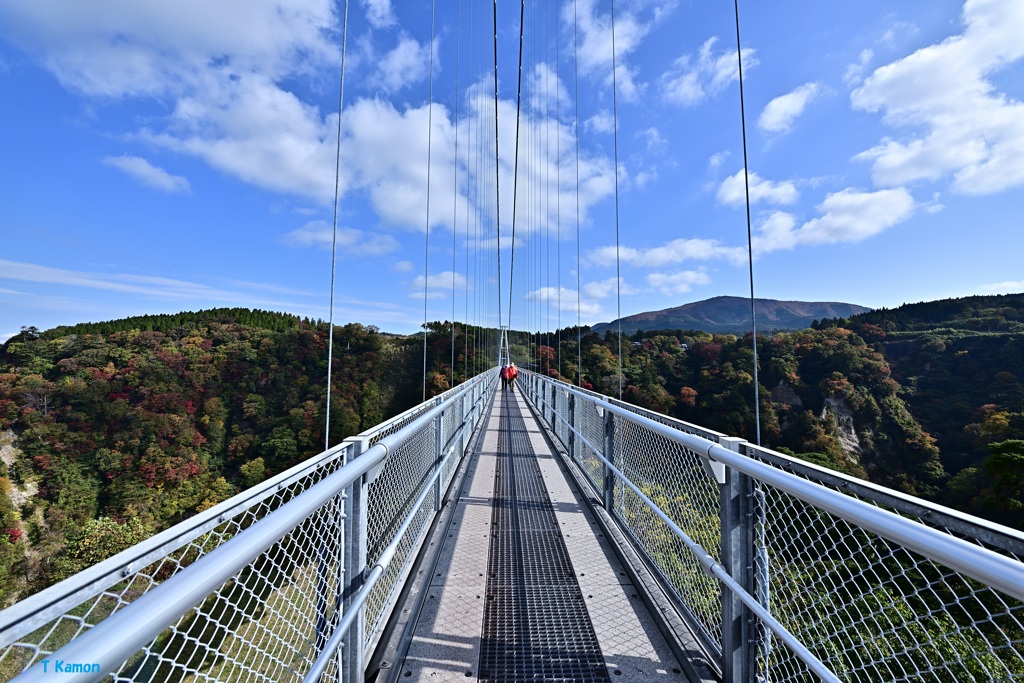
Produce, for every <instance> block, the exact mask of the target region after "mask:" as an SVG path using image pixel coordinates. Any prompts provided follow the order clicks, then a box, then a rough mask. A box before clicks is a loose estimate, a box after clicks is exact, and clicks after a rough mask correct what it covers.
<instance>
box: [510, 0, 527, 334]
mask: <svg viewBox="0 0 1024 683" xmlns="http://www.w3.org/2000/svg"><path fill="white" fill-rule="evenodd" d="M525 13H526V0H520V3H519V78H518V85H517V86H516V152H515V164H514V166H513V169H512V247H511V254H510V256H509V271H508V329H509V330H510V331H511V329H512V288H513V286H514V284H515V280H513V277H514V276H515V267H516V204H517V203H518V201H517V194H516V193H517V191H518V188H519V111H520V106H521V104H522V95H523V17H524V15H525Z"/></svg>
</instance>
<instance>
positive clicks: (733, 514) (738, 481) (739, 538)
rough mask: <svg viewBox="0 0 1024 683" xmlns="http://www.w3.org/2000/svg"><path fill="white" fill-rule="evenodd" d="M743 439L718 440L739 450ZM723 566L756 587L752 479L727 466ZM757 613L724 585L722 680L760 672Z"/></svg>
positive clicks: (750, 588) (732, 682) (749, 588)
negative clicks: (758, 667) (758, 664)
mask: <svg viewBox="0 0 1024 683" xmlns="http://www.w3.org/2000/svg"><path fill="white" fill-rule="evenodd" d="M744 443H745V440H744V439H739V438H735V437H721V438H720V439H719V444H720V445H721V446H724V447H725V448H728V449H729V450H731V451H734V452H736V453H739V452H740V449H741V447H742V444H744ZM719 491H720V498H719V502H720V508H719V517H720V523H721V529H722V531H721V533H722V539H721V547H722V566H723V567H724V568H725V571H726V572H727V573H728V574H729V575H730V576H731V577H732V578H733V579H734V580H735V581H736V582H737V583H738V584H739V585H740V586H741V587H742V588H743V590H745V591H746V592H747V593H750V594H753V593H754V591H755V589H754V524H753V519H754V518H753V515H754V504H753V480H752V479H751V478H750V477H749V476H747V475H745V474H743V473H742V472H739V471H738V470H736V469H735V468H732V467H726V468H725V483H724V484H722V485H721V486H720V487H719ZM758 631H759V629H758V628H757V627H756V624H755V623H754V615H753V613H752V612H751V611H750V608H749V607H747V606H746V605H745V604H744V603H743V601H742V600H740V598H739V596H738V595H736V594H735V593H734V592H733V591H730V590H726V589H725V588H724V587H723V589H722V680H723V681H724V683H747V682H748V681H752V680H754V676H755V674H756V672H757V661H756V654H757V648H756V647H755V642H754V641H755V639H756V638H755V636H756V634H757V633H758Z"/></svg>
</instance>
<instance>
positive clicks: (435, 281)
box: [409, 270, 466, 299]
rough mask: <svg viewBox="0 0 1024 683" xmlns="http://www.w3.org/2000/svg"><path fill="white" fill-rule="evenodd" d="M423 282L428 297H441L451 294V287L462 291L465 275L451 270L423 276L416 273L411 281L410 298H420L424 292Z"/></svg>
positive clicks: (464, 285) (464, 284)
mask: <svg viewBox="0 0 1024 683" xmlns="http://www.w3.org/2000/svg"><path fill="white" fill-rule="evenodd" d="M424 283H426V288H425V289H426V295H427V298H428V299H443V298H445V297H450V296H451V295H452V288H453V287H454V288H455V290H456V291H462V290H464V289H465V287H466V276H465V275H463V274H461V273H456V272H454V271H451V270H446V271H443V272H440V273H436V274H434V275H431V276H430V277H426V278H425V277H424V276H422V275H417V276H416V278H415V279H414V280H413V281H412V285H411V287H412V292H411V293H410V294H409V298H411V299H422V298H423V294H424Z"/></svg>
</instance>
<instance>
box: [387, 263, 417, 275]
mask: <svg viewBox="0 0 1024 683" xmlns="http://www.w3.org/2000/svg"><path fill="white" fill-rule="evenodd" d="M391 270H394V271H398V272H399V273H408V272H410V271H412V261H398V262H396V263H394V264H392V265H391Z"/></svg>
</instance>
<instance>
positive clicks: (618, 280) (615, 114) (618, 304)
mask: <svg viewBox="0 0 1024 683" xmlns="http://www.w3.org/2000/svg"><path fill="white" fill-rule="evenodd" d="M617 89H618V88H617V86H616V78H615V0H612V140H613V141H614V142H613V146H614V147H615V317H616V318H617V320H618V323H619V400H620V401H621V400H622V274H621V271H620V268H619V108H618V98H617V96H616V90H617Z"/></svg>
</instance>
